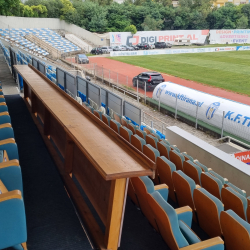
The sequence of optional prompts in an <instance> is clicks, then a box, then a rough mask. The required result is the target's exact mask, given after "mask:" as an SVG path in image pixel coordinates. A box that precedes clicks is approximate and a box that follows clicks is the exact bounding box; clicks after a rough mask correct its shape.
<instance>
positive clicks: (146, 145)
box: [0, 48, 250, 250]
mask: <svg viewBox="0 0 250 250" xmlns="http://www.w3.org/2000/svg"><path fill="white" fill-rule="evenodd" d="M3 49H4V48H3ZM5 49H6V48H5ZM9 54H10V53H9V52H8V50H7V49H6V51H5V57H6V61H7V63H9V66H11V63H10V59H8V56H9ZM16 54H17V55H19V56H20V58H22V60H21V59H20V60H19V61H18V60H17V62H18V64H28V63H29V64H32V65H33V66H35V63H34V60H33V59H34V58H32V59H31V60H29V62H28V60H27V56H26V55H24V54H22V53H20V52H16ZM24 58H26V60H25V59H24ZM38 64H39V65H40V64H41V67H43V66H44V68H45V70H44V72H42V71H43V70H42V69H41V70H40V69H39V67H38V71H40V72H42V73H43V75H44V79H46V78H45V76H46V77H47V78H49V77H50V78H51V79H52V74H53V75H54V76H55V77H53V78H54V79H55V80H54V81H52V82H53V83H54V85H55V86H54V88H55V90H56V91H60V93H62V90H63V91H64V92H63V93H64V94H65V95H67V94H69V92H68V91H67V88H66V87H65V86H66V85H62V84H61V83H60V78H59V74H58V70H57V69H53V68H52V67H50V65H46V64H44V63H42V62H38ZM35 68H37V67H35ZM16 69H17V71H18V72H19V70H21V68H18V67H16ZM32 70H33V71H34V73H37V74H38V71H37V70H35V69H34V68H32ZM30 72H31V71H30ZM39 75H40V76H41V73H39ZM50 78H49V80H51V79H50ZM20 79H21V78H20ZM19 82H20V81H19ZM86 82H87V81H86ZM48 83H49V82H48ZM31 84H32V83H31ZM91 84H92V83H91ZM56 85H57V86H56ZM33 86H34V85H33ZM78 87H79V86H78ZM76 88H77V86H76ZM24 91H25V89H24ZM65 92H66V93H67V94H66V93H65ZM73 92H74V91H72V90H71V93H73ZM24 93H25V95H26V97H27V98H28V97H29V95H28V94H27V92H24ZM76 93H77V96H74V95H72V94H69V96H70V98H71V100H72V101H73V98H74V99H76V98H77V97H80V98H81V99H82V101H83V105H81V107H83V109H85V110H86V109H87V111H88V116H89V117H90V118H91V119H93V120H95V122H96V123H97V124H100V126H104V125H105V129H108V127H109V128H110V129H112V130H113V133H114V134H113V135H117V136H118V137H117V138H119V136H121V137H123V138H124V139H125V140H123V141H124V143H125V142H126V143H127V144H126V145H131V147H133V146H134V147H133V149H134V150H135V152H140V154H141V153H143V154H144V156H146V158H147V159H150V160H151V161H152V162H154V163H155V165H151V170H152V171H153V172H154V174H152V179H153V182H152V181H151V179H150V178H148V177H146V176H145V177H133V178H131V179H130V181H129V184H128V194H129V196H130V198H131V199H132V201H133V202H134V203H135V204H136V205H137V206H138V207H139V208H140V209H141V211H142V213H143V214H144V215H145V216H146V218H147V219H148V221H149V222H150V224H151V225H152V226H153V227H154V228H155V230H156V231H158V232H159V233H160V234H161V236H162V237H163V239H164V240H165V242H166V243H167V245H168V246H169V247H170V249H186V250H188V249H209V250H213V249H214V250H220V249H224V243H223V241H222V240H221V238H220V236H222V235H223V234H222V231H223V233H224V230H223V226H222V224H223V223H227V222H224V221H223V219H222V215H223V216H224V217H226V216H225V215H224V214H225V213H229V212H228V211H230V210H228V209H232V210H233V211H234V212H235V213H236V214H238V215H239V216H240V217H241V218H242V219H244V223H243V222H242V219H241V218H240V217H239V219H238V218H237V217H236V216H237V215H235V216H232V215H231V217H233V218H234V219H235V218H237V219H235V221H236V222H234V223H238V224H239V225H238V224H237V227H239V228H240V227H242V228H248V226H249V224H248V222H247V217H248V218H249V214H250V208H249V205H248V208H247V206H246V204H247V203H248V204H249V199H248V198H246V192H245V191H244V190H241V189H239V188H238V187H236V186H235V185H233V184H232V183H229V182H228V180H227V179H226V178H224V177H222V176H221V175H219V174H217V173H216V172H215V171H213V170H211V169H209V168H207V167H206V166H205V165H204V164H202V163H201V162H199V161H197V160H194V158H193V157H192V156H191V155H189V154H187V153H186V152H183V153H181V152H180V150H179V149H178V148H177V146H175V145H171V144H170V143H169V142H168V140H167V139H166V138H164V137H163V136H161V135H160V134H159V133H157V131H155V130H153V129H151V128H148V127H145V126H141V124H138V125H134V126H132V122H131V119H130V118H129V119H127V118H126V117H123V116H122V114H119V113H117V112H115V111H114V110H111V107H110V106H109V105H108V104H107V107H105V111H104V110H101V109H100V105H98V104H97V103H95V102H94V101H93V100H91V99H90V98H88V97H87V96H86V95H85V94H83V93H82V92H81V91H80V90H79V89H76ZM69 96H68V98H69ZM72 97H73V98H72ZM29 98H30V97H29ZM101 105H104V104H103V103H102V104H101ZM5 112H7V110H5ZM91 113H92V114H91ZM85 114H87V113H85ZM4 116H6V117H7V115H4ZM79 117H80V115H79ZM0 118H1V117H0ZM96 119H97V120H98V121H99V123H98V122H97V120H96ZM0 121H1V119H0ZM101 121H103V123H102V122H101ZM101 124H102V125H101ZM106 125H107V126H106ZM7 128H8V127H7ZM89 128H90V127H89ZM130 128H131V129H130ZM108 131H110V130H108ZM100 135H101V134H100ZM95 137H97V135H96V134H95ZM99 137H100V138H101V136H99ZM99 137H98V138H99ZM67 140H68V139H67ZM89 140H90V139H89ZM98 140H99V139H98ZM124 150H125V149H124ZM109 157H110V155H109ZM146 158H145V159H146ZM154 184H159V185H156V186H154ZM198 185H200V186H201V187H200V186H198ZM242 197H243V198H242ZM171 200H172V201H174V202H176V203H177V204H178V206H181V208H178V209H174V208H173V207H172V206H171V205H170V202H171ZM223 203H225V204H223ZM238 204H239V205H238ZM241 204H242V206H241V207H240V205H241ZM223 206H224V207H223ZM224 210H225V211H226V210H228V211H226V212H224ZM195 213H197V218H198V220H197V219H196V217H195ZM192 218H193V219H194V221H198V222H199V226H200V227H201V228H202V229H203V230H204V231H205V232H206V233H207V234H208V235H209V237H215V238H213V239H209V240H207V241H201V240H200V239H199V238H198V237H197V236H196V235H195V234H194V232H193V231H192V230H191V229H190V228H191V226H192ZM227 220H228V218H227ZM245 223H247V224H245ZM227 226H228V225H227ZM247 230H248V229H247ZM242 231H244V230H243V229H242ZM230 233H232V232H230V231H229V230H228V235H230ZM248 233H249V232H248ZM242 234H243V233H242ZM224 236H225V243H226V247H227V248H228V249H229V247H228V244H230V243H227V239H226V237H227V238H229V236H226V235H224ZM237 236H238V235H237ZM246 236H247V234H246ZM239 237H240V236H239ZM228 242H230V239H228ZM240 244H241V243H238V245H237V246H241V245H240ZM244 244H245V245H246V246H248V245H247V244H249V237H248V239H247V237H246V240H245V242H244ZM245 245H244V246H243V247H245ZM243 247H242V249H244V248H243ZM234 249H237V248H234ZM245 249H247V248H245Z"/></svg>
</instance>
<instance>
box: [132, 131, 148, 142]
mask: <svg viewBox="0 0 250 250" xmlns="http://www.w3.org/2000/svg"><path fill="white" fill-rule="evenodd" d="M135 132H136V134H137V135H139V136H140V137H141V138H142V139H144V140H145V141H146V135H147V133H146V132H145V131H143V130H141V129H136V131H135Z"/></svg>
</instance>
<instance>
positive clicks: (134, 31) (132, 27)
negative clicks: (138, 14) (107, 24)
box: [124, 24, 137, 35]
mask: <svg viewBox="0 0 250 250" xmlns="http://www.w3.org/2000/svg"><path fill="white" fill-rule="evenodd" d="M124 32H131V34H132V35H134V34H136V32H137V29H136V27H135V26H134V25H133V24H131V25H129V26H127V27H126V28H125V29H124Z"/></svg>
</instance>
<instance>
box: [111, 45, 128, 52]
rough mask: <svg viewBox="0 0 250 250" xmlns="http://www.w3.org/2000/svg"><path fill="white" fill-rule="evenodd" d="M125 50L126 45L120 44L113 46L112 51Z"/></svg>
mask: <svg viewBox="0 0 250 250" xmlns="http://www.w3.org/2000/svg"><path fill="white" fill-rule="evenodd" d="M125 50H127V49H126V47H122V46H115V47H114V48H113V51H125Z"/></svg>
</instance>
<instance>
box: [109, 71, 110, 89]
mask: <svg viewBox="0 0 250 250" xmlns="http://www.w3.org/2000/svg"><path fill="white" fill-rule="evenodd" d="M109 86H110V69H109Z"/></svg>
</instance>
